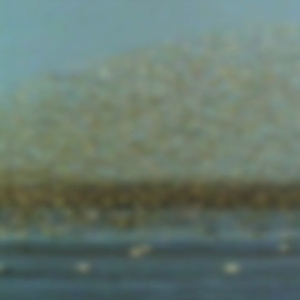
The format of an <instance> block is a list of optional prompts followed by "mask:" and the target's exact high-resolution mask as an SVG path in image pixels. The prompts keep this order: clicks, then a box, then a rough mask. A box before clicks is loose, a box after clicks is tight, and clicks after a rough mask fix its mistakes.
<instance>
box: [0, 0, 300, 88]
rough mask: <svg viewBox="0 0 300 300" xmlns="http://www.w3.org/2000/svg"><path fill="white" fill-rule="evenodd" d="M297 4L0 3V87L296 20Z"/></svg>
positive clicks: (153, 0) (151, 0) (273, 0)
mask: <svg viewBox="0 0 300 300" xmlns="http://www.w3.org/2000/svg"><path fill="white" fill-rule="evenodd" d="M299 12H300V1H298V0H51V1H50V0H0V50H1V51H0V66H1V68H0V89H2V90H8V89H13V87H15V86H16V85H18V84H19V83H21V82H23V81H26V80H27V79H29V78H30V77H34V76H38V74H39V73H43V72H47V71H63V70H70V69H72V68H76V67H80V66H83V65H85V64H89V63H92V62H93V61H97V60H100V59H101V58H105V57H108V56H110V55H112V54H118V53H121V52H123V51H128V50H131V49H134V48H138V47H144V46H147V45H153V44H157V43H160V42H163V41H165V40H166V39H174V38H175V39H180V38H181V37H184V38H186V37H189V36H191V37H194V36H198V35H199V34H200V33H202V32H205V31H206V30H209V29H211V28H237V27H241V26H243V24H245V25H248V24H251V23H253V22H254V23H255V22H264V23H267V24H269V23H285V22H297V20H298V19H299Z"/></svg>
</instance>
